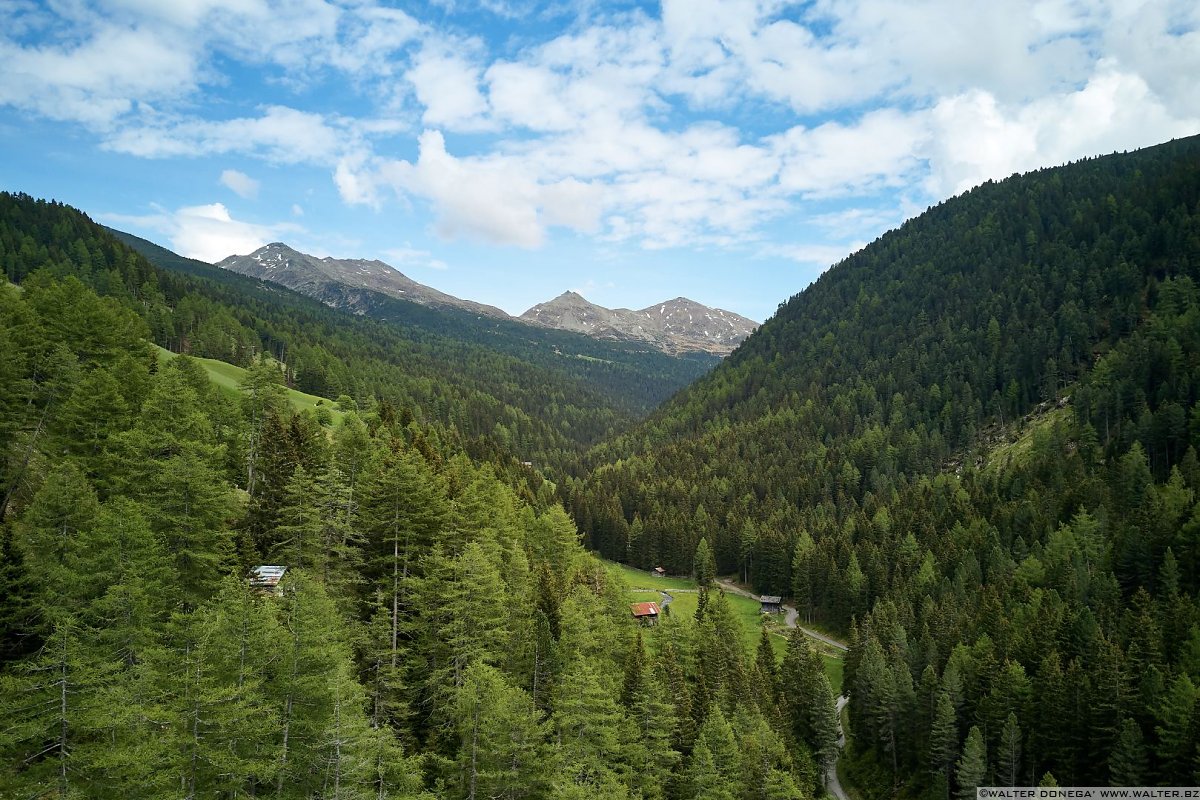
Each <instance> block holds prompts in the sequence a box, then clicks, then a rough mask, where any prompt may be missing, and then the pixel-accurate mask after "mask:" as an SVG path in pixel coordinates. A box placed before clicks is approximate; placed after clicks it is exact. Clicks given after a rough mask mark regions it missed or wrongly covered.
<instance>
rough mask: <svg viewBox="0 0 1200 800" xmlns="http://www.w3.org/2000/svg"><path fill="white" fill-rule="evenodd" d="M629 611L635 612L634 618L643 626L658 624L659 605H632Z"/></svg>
mask: <svg viewBox="0 0 1200 800" xmlns="http://www.w3.org/2000/svg"><path fill="white" fill-rule="evenodd" d="M629 610H630V611H632V612H633V618H634V619H636V620H637V621H638V622H640V623H642V624H643V625H655V624H657V623H658V603H630V604H629Z"/></svg>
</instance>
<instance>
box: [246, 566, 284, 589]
mask: <svg viewBox="0 0 1200 800" xmlns="http://www.w3.org/2000/svg"><path fill="white" fill-rule="evenodd" d="M285 572H287V567H283V566H279V565H276V564H264V565H263V566H261V567H255V568H254V569H252V570H250V588H251V589H253V590H254V591H256V592H260V593H262V594H279V593H280V588H279V582H280V581H281V580H283V574H284V573H285Z"/></svg>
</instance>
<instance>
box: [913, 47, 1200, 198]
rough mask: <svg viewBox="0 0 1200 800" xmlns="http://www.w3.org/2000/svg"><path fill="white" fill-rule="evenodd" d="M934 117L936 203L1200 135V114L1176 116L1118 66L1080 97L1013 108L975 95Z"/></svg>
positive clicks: (945, 105) (930, 181)
mask: <svg viewBox="0 0 1200 800" xmlns="http://www.w3.org/2000/svg"><path fill="white" fill-rule="evenodd" d="M930 116H931V122H930V124H931V136H930V139H929V141H930V148H929V152H930V156H929V158H930V165H931V171H930V174H929V176H928V178H927V180H926V187H927V189H928V191H929V192H930V193H931V194H932V195H934V196H937V197H941V196H945V195H948V194H954V193H958V192H961V191H963V190H965V189H968V188H970V187H972V186H975V185H977V184H979V183H981V182H983V181H985V180H988V179H999V178H1005V177H1008V176H1009V175H1011V174H1012V173H1014V172H1021V171H1026V170H1030V169H1034V168H1037V167H1041V166H1048V165H1055V164H1061V163H1064V162H1067V161H1071V160H1074V159H1078V158H1082V157H1084V156H1089V155H1096V154H1100V153H1108V152H1113V151H1116V150H1127V149H1134V148H1138V147H1145V146H1148V145H1151V144H1155V143H1157V142H1159V141H1162V140H1164V139H1169V138H1172V137H1177V136H1187V135H1191V134H1193V133H1196V132H1197V131H1200V108H1193V109H1191V113H1190V114H1188V113H1186V112H1185V113H1183V114H1179V113H1177V112H1176V111H1175V110H1174V109H1171V108H1168V107H1167V106H1166V105H1165V104H1164V102H1163V101H1162V100H1161V99H1160V98H1159V97H1157V96H1156V95H1155V94H1154V93H1153V92H1152V91H1151V90H1150V88H1149V87H1148V86H1147V85H1146V82H1145V81H1144V80H1143V79H1142V78H1141V77H1139V76H1137V75H1131V74H1128V73H1125V72H1121V71H1119V70H1118V69H1117V68H1116V67H1115V65H1113V64H1111V63H1105V64H1102V65H1101V68H1100V69H1099V71H1098V72H1097V73H1096V74H1095V75H1094V76H1093V77H1092V78H1091V80H1089V81H1088V83H1087V85H1086V86H1084V87H1083V88H1082V89H1080V90H1079V91H1076V92H1070V93H1066V94H1059V95H1052V96H1048V97H1043V98H1039V99H1037V100H1035V101H1033V102H1030V103H1028V104H1025V105H1017V106H1006V105H1004V104H1002V103H1000V102H999V101H997V99H996V98H995V97H993V96H992V95H990V94H988V93H986V92H983V91H981V90H974V91H971V92H967V93H964V94H961V95H956V96H954V97H949V98H946V99H943V100H941V101H940V102H939V103H938V104H937V105H936V106H935V107H934V109H933V110H932V113H931V115H930Z"/></svg>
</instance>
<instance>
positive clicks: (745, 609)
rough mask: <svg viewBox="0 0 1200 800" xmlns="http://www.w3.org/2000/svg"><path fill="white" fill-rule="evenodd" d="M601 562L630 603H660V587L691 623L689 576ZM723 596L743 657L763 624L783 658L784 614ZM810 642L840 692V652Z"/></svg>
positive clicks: (693, 600) (693, 594) (752, 650)
mask: <svg viewBox="0 0 1200 800" xmlns="http://www.w3.org/2000/svg"><path fill="white" fill-rule="evenodd" d="M604 563H605V565H606V566H607V567H608V570H609V572H610V574H612V575H613V576H614V577H615V576H620V578H621V580H623V581H624V582H625V585H626V586H628V587H629V592H628V596H629V602H630V603H645V602H651V601H652V602H661V601H662V595H661V594H660V593H659V590H662V591H665V592H667V593H668V594H670V595H671V597H672V598H673V599H672V600H671V603H670V611H669V612H668V613H669V614H670V615H671V619H672V621H675V622H682V624H684V625H690V624H692V620H694V619H695V618H696V607H697V606H698V605H699V602H700V595H699V593H698V591H697V586H696V582H695V581H694V580H692V579H690V578H658V577H655V576H654V575H651V574H650V573H648V572H644V571H642V570H640V569H634V568H633V567H628V566H625V565H624V564H616V563H613V562H611V561H606V562H604ZM725 597H726V599H727V600H728V601H729V607H730V609H731V610H732V611H733V615H734V617H735V618H736V619H737V620H738V623H739V624H740V626H741V630H742V643H743V644H744V645H745V648H746V656H747V657H748V658H749V659H751V660H753V659H754V657H755V655H756V654H757V652H758V639H759V636H761V631H762V628H763V626H764V625H765V626H766V627H767V630H768V631H769V632H770V633H771V634H772V636H771V647H772V648H773V649H774V650H775V658H776V659H778V660H782V659H783V654H784V652H785V651H786V650H787V632H788V629H787V627H786V626H785V625H784V617H783V615H782V614H771V615H767V614H763V613H762V610H761V609H762V606H761V604H760V603H759V602H758V601H757V600H755V599H753V598H750V597H743V596H741V595H737V594H733V593H732V592H726V593H725ZM654 635H655V634H654V629H652V628H651V629H649V630H648V632H647V636H648V637H649V639H650V640H651V641H653V639H654ZM812 645H813V646H814V647H815V648H816V649H817V652H819V653H820V654H821V659H822V661H823V662H824V664H825V674H826V675H827V676H828V677H829V683H830V684H831V685H832V686H833V691H834V692H835V693H837V692H840V691H841V690H842V658H841V654H840V653H838V652H835V651H832V650H831V648H827V647H826V646H824V645H822V644H821V643H820V642H817V641H813V642H812Z"/></svg>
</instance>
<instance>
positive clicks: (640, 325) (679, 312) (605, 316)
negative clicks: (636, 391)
mask: <svg viewBox="0 0 1200 800" xmlns="http://www.w3.org/2000/svg"><path fill="white" fill-rule="evenodd" d="M216 266H218V267H220V268H221V269H225V270H229V271H230V272H236V273H238V274H240V275H246V276H248V277H251V278H257V279H259V280H265V281H270V282H272V283H277V284H280V285H281V286H286V287H287V288H289V289H292V290H293V291H297V292H300V293H301V294H305V295H308V296H309V297H314V298H316V299H318V300H320V301H321V302H323V303H325V304H326V305H329V306H333V307H334V308H347V309H349V310H351V311H354V312H355V313H359V314H365V313H368V311H369V310H370V308H371V307H372V305H373V304H374V303H375V300H374V299H373V296H372V294H373V293H379V294H383V295H387V296H389V297H394V298H397V299H400V300H409V301H411V302H414V303H418V304H420V305H423V306H428V307H430V308H435V309H447V308H454V309H458V310H461V311H467V312H470V313H473V314H479V315H481V316H486V317H493V318H496V319H505V320H515V321H517V322H522V323H525V324H528V325H537V326H539V327H543V328H552V329H556V330H565V331H573V332H576V333H583V334H586V335H588V336H591V337H593V338H596V339H610V340H616V341H627V342H633V343H638V344H643V345H646V346H649V347H653V348H654V349H656V350H661V351H663V352H665V353H668V354H671V355H679V354H681V353H710V354H712V355H719V356H725V355H728V354H729V353H732V352H733V350H734V348H736V347H737V346H738V345H739V344H740V343H741V342H742V340H744V339H745V338H746V337H747V336H749V335H750V333H751V332H753V331H754V330H755V329H756V328H757V327H758V323H756V322H754V321H753V320H750V319H747V318H746V317H743V316H740V315H738V314H734V313H733V312H732V311H725V310H722V309H719V308H709V307H708V306H705V305H702V304H700V303H697V302H695V301H693V300H688V299H687V298H684V297H677V298H675V299H674V300H668V301H666V302H663V303H657V304H655V305H653V306H649V307H647V308H644V309H642V310H640V311H631V310H629V309H627V308H618V309H609V308H605V307H603V306H598V305H596V304H594V303H590V302H588V301H587V300H585V299H584V298H583V297H582V296H580V295H579V294H576V293H575V292H564V293H563V294H561V295H559V296H558V297H556V298H555V299H553V300H550V301H548V302H546V303H539V304H538V305H536V306H534V307H533V308H531V309H529V310H528V311H526V312H525V313H524V314H522V315H521V316H519V317H511V316H509V315H508V314H506V313H505V312H504V311H502V310H501V309H499V308H496V307H495V306H489V305H486V304H483V303H476V302H474V301H471V300H463V299H461V298H458V297H454V296H453V295H449V294H446V293H445V292H440V291H438V290H437V289H434V288H432V287H429V286H426V285H424V284H421V283H418V282H417V281H414V280H413V279H412V278H409V277H408V276H407V275H405V274H404V273H402V272H400V271H399V270H397V269H396V268H395V267H393V266H391V265H390V264H387V263H385V262H383V261H378V260H373V259H372V260H368V259H339V258H330V257H326V258H318V257H316V256H312V255H308V254H307V253H301V252H300V251H298V250H295V249H293V248H291V247H289V246H288V245H286V244H284V243H282V242H272V243H271V244H268V245H264V246H262V247H260V248H258V249H257V250H255V251H254V252H253V253H250V254H249V255H232V256H229V257H228V258H226V259H224V260H222V261H220V262H218V263H217V265H216Z"/></svg>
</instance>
